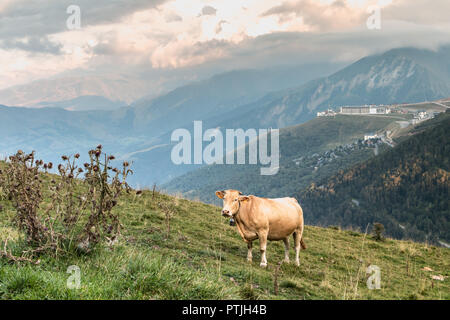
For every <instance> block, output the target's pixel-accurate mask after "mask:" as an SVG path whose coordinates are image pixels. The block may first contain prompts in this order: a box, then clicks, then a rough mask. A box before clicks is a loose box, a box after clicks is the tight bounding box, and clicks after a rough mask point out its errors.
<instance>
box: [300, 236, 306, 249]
mask: <svg viewBox="0 0 450 320" xmlns="http://www.w3.org/2000/svg"><path fill="white" fill-rule="evenodd" d="M300 246H301V247H302V250H305V249H306V244H305V241H303V237H302V238H301V239H300Z"/></svg>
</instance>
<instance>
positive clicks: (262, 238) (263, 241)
mask: <svg viewBox="0 0 450 320" xmlns="http://www.w3.org/2000/svg"><path fill="white" fill-rule="evenodd" d="M258 237H259V248H260V250H261V263H260V266H261V267H263V268H265V267H267V259H266V248H267V231H264V232H261V233H260V234H259V235H258Z"/></svg>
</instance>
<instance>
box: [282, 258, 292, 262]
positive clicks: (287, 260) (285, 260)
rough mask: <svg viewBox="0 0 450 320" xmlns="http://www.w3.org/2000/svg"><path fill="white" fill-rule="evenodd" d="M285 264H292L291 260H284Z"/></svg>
mask: <svg viewBox="0 0 450 320" xmlns="http://www.w3.org/2000/svg"><path fill="white" fill-rule="evenodd" d="M283 262H284V263H290V262H291V261H290V260H289V259H284V260H283Z"/></svg>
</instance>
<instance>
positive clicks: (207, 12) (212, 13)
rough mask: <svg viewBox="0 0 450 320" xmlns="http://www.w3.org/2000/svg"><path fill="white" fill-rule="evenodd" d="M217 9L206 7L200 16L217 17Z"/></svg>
mask: <svg viewBox="0 0 450 320" xmlns="http://www.w3.org/2000/svg"><path fill="white" fill-rule="evenodd" d="M216 12H217V9H216V8H214V7H211V6H204V7H203V8H202V12H201V14H200V15H202V16H215V15H216Z"/></svg>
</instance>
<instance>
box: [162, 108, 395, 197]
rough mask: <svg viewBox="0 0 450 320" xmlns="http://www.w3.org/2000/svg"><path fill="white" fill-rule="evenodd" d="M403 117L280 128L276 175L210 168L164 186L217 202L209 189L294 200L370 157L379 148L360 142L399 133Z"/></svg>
mask: <svg viewBox="0 0 450 320" xmlns="http://www.w3.org/2000/svg"><path fill="white" fill-rule="evenodd" d="M400 119H401V118H399V117H398V116H391V117H385V116H360V117H358V116H348V115H337V116H336V117H319V118H315V119H312V120H310V121H308V122H306V123H303V124H301V125H297V126H293V127H288V128H284V129H281V130H280V138H279V144H280V166H279V171H278V173H277V174H276V175H272V176H266V175H261V174H260V167H261V165H259V164H256V165H251V164H246V165H208V166H204V167H202V168H200V169H198V170H193V171H191V172H188V173H186V174H184V175H182V176H179V177H176V178H174V179H172V180H171V181H170V182H168V183H166V184H164V185H162V188H164V189H165V190H167V191H169V192H171V193H177V192H181V194H183V195H184V196H186V197H188V198H190V199H200V200H202V201H206V202H209V203H215V204H219V203H220V201H218V200H217V198H216V197H215V195H214V192H211V190H214V191H215V190H224V189H237V190H240V191H242V192H244V193H245V194H255V195H260V196H264V197H274V198H276V197H284V196H294V195H295V194H296V193H297V192H298V190H301V189H303V188H305V187H307V186H308V185H309V184H310V183H311V182H312V181H316V180H317V179H321V178H324V177H329V176H330V175H332V174H333V173H337V172H338V171H339V170H341V169H343V168H346V167H349V166H351V165H352V164H356V163H358V162H361V161H363V160H366V159H368V158H370V157H372V156H373V155H374V148H373V147H375V146H373V147H372V146H364V145H363V144H362V143H360V144H358V141H359V140H362V139H363V138H364V135H365V134H367V133H369V132H384V131H386V130H391V131H394V130H398V129H399V128H400V126H399V125H398V124H397V123H396V121H398V120H400ZM349 144H351V146H347V145H349ZM380 148H384V147H382V146H380ZM380 150H381V149H380ZM246 154H247V155H248V146H247V147H246ZM331 154H333V155H331ZM331 157H332V158H331ZM320 159H324V161H322V162H320V161H321V160H320ZM325 160H326V161H325ZM318 163H319V164H318ZM316 167H317V168H316Z"/></svg>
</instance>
